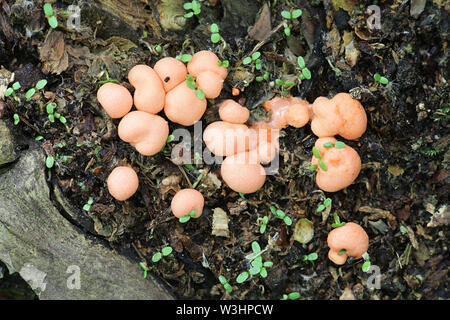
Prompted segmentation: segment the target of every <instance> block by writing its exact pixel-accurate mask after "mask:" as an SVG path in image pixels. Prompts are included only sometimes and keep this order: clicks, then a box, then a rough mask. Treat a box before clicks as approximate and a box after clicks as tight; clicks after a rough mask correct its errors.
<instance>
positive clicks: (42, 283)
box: [0, 146, 173, 300]
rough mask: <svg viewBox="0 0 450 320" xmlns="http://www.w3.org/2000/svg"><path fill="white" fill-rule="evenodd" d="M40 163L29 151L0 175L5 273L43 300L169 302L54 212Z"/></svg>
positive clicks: (0, 247)
mask: <svg viewBox="0 0 450 320" xmlns="http://www.w3.org/2000/svg"><path fill="white" fill-rule="evenodd" d="M2 148H3V147H2ZM4 148H6V149H5V150H10V147H4ZM2 150H3V149H2ZM2 153H3V152H2ZM9 159H11V158H9ZM44 161H45V156H44V154H43V152H42V151H41V149H40V148H39V147H38V146H30V149H29V150H27V151H26V152H25V153H23V154H21V156H20V158H19V160H17V162H15V163H12V164H10V165H8V166H7V167H4V168H2V169H0V260H1V261H3V263H5V264H6V266H7V267H8V269H9V272H10V273H13V272H19V273H20V275H21V276H22V278H23V279H25V280H26V281H27V282H28V283H29V284H30V286H31V287H32V289H33V290H34V291H35V292H36V294H37V295H38V296H39V298H40V299H42V300H46V299H133V300H134V299H161V300H162V299H173V297H172V295H171V294H170V293H169V292H168V291H167V290H166V289H165V288H164V287H163V286H162V285H161V284H160V283H159V282H158V281H157V280H156V279H155V278H154V277H152V276H151V275H148V276H147V279H144V278H143V271H142V269H141V268H140V267H139V265H138V264H137V263H132V262H130V261H129V260H128V259H126V258H125V257H123V256H121V255H118V254H114V253H113V252H112V251H111V250H110V249H109V248H107V247H106V246H104V245H103V244H102V243H100V242H99V241H98V240H96V239H95V238H92V239H89V238H87V236H86V235H85V234H83V233H81V231H80V230H79V229H78V228H77V227H75V226H74V225H72V224H71V223H70V222H69V221H68V220H66V219H65V218H64V217H63V216H62V215H61V214H60V213H59V212H58V210H57V209H56V208H55V207H54V205H53V203H52V201H51V200H50V190H49V187H48V185H47V181H46V177H45V163H44Z"/></svg>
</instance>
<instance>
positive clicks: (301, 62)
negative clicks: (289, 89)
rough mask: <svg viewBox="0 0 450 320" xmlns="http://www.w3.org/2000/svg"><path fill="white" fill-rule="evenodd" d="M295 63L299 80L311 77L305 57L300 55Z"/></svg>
mask: <svg viewBox="0 0 450 320" xmlns="http://www.w3.org/2000/svg"><path fill="white" fill-rule="evenodd" d="M297 64H298V67H299V71H300V74H299V75H298V78H299V79H300V80H305V79H307V80H309V79H311V71H309V69H308V68H307V67H306V63H305V59H304V58H303V57H301V56H300V57H298V58H297Z"/></svg>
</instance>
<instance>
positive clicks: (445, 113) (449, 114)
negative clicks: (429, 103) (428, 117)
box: [433, 107, 450, 121]
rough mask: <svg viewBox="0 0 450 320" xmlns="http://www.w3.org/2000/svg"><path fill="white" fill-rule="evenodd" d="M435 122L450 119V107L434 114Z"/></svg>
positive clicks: (438, 110)
mask: <svg viewBox="0 0 450 320" xmlns="http://www.w3.org/2000/svg"><path fill="white" fill-rule="evenodd" d="M433 118H434V121H443V120H448V119H450V107H445V108H442V109H437V110H436V112H435V113H434V114H433Z"/></svg>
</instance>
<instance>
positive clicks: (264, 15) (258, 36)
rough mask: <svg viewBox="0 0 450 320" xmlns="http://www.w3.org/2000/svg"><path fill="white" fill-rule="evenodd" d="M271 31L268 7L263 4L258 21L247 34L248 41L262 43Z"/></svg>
mask: <svg viewBox="0 0 450 320" xmlns="http://www.w3.org/2000/svg"><path fill="white" fill-rule="evenodd" d="M271 30H272V23H271V19H270V7H269V5H268V4H267V3H265V4H264V5H263V9H262V11H261V14H260V15H259V17H258V20H256V22H255V25H254V26H253V27H252V28H251V30H250V31H249V32H248V36H249V37H250V39H253V40H256V41H262V40H264V39H265V38H266V37H267V35H268V34H269V33H270V31H271Z"/></svg>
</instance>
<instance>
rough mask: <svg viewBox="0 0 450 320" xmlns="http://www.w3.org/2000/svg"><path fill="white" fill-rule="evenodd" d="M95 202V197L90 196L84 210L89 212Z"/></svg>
mask: <svg viewBox="0 0 450 320" xmlns="http://www.w3.org/2000/svg"><path fill="white" fill-rule="evenodd" d="M93 203H94V199H92V198H91V197H90V198H89V200H88V202H87V203H86V204H85V205H84V206H83V210H84V211H87V212H89V211H90V210H91V206H92V204H93Z"/></svg>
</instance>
